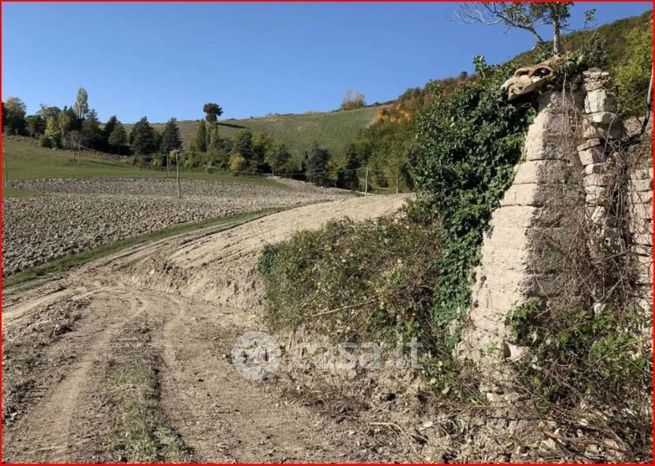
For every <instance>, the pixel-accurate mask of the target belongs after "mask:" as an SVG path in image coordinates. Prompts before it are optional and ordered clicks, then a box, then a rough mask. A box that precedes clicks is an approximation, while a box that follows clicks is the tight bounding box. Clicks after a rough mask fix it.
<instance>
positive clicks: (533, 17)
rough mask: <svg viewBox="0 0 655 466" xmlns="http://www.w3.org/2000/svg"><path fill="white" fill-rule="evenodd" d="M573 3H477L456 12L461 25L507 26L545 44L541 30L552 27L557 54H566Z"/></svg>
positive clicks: (467, 4)
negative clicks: (565, 35) (564, 47)
mask: <svg viewBox="0 0 655 466" xmlns="http://www.w3.org/2000/svg"><path fill="white" fill-rule="evenodd" d="M571 6H573V2H561V3H555V2H549V3H541V2H489V3H482V2H475V3H464V4H463V5H462V6H460V7H459V9H458V10H457V11H456V12H455V17H456V19H457V20H458V21H460V22H462V23H465V24H488V25H495V24H504V25H505V26H507V27H508V28H516V29H523V30H524V31H528V32H529V33H530V34H532V35H533V36H534V37H535V38H536V39H537V44H542V43H544V42H545V40H544V38H543V37H542V36H541V34H539V31H538V30H537V28H538V27H539V26H540V25H549V26H551V27H552V30H553V53H555V54H556V55H557V54H560V53H562V31H563V30H565V29H566V28H567V27H568V20H569V17H570V16H571Z"/></svg>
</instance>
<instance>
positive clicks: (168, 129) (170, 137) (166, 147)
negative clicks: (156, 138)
mask: <svg viewBox="0 0 655 466" xmlns="http://www.w3.org/2000/svg"><path fill="white" fill-rule="evenodd" d="M180 147H182V140H181V139H180V129H179V128H178V126H177V120H176V119H175V118H171V119H170V120H168V122H167V123H166V126H165V127H164V131H163V132H162V134H161V146H160V149H161V154H162V156H163V157H166V158H168V155H169V154H170V153H171V151H172V150H175V149H179V148H180Z"/></svg>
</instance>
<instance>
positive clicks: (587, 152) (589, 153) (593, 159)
mask: <svg viewBox="0 0 655 466" xmlns="http://www.w3.org/2000/svg"><path fill="white" fill-rule="evenodd" d="M578 157H579V158H580V163H581V164H582V165H584V166H587V165H591V164H596V163H602V162H605V161H606V160H607V154H606V153H605V151H604V150H603V147H601V146H596V147H589V148H586V149H583V150H580V151H578Z"/></svg>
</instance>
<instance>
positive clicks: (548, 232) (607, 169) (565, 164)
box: [458, 71, 653, 401]
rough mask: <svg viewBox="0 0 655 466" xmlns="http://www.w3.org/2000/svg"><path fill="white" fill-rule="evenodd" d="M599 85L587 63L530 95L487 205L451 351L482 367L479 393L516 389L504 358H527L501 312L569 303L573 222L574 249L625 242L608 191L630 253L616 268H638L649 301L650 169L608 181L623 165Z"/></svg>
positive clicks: (508, 393)
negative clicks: (530, 114) (618, 206)
mask: <svg viewBox="0 0 655 466" xmlns="http://www.w3.org/2000/svg"><path fill="white" fill-rule="evenodd" d="M609 89H611V83H610V77H609V74H608V73H605V72H602V71H590V72H585V73H584V74H583V76H582V80H581V81H578V85H577V90H576V91H574V92H573V93H571V92H569V93H568V94H565V93H564V92H562V91H548V92H545V93H544V94H542V95H541V96H540V98H539V102H538V114H537V116H536V118H535V120H534V122H533V124H532V125H531V126H530V128H529V129H528V133H527V136H526V141H525V146H524V158H523V160H522V161H521V162H520V163H519V164H518V165H517V167H516V170H515V178H514V183H513V184H512V186H511V187H510V189H509V190H508V191H507V192H506V193H505V195H504V198H503V200H502V201H501V205H500V207H499V208H498V209H496V210H495V211H494V213H493V216H492V220H491V224H490V229H489V231H488V233H487V234H486V236H485V238H484V241H483V245H482V258H481V263H480V265H479V267H478V268H477V269H476V275H475V284H474V287H473V292H472V297H471V309H470V312H469V320H468V322H467V323H466V326H465V328H464V331H463V334H462V339H461V342H460V344H459V346H458V356H459V358H460V359H461V360H468V361H472V362H473V363H474V364H475V365H476V366H477V367H478V368H479V369H480V371H481V372H482V374H483V386H482V387H481V389H482V391H483V392H484V393H485V394H486V396H487V398H488V399H489V400H492V401H493V400H497V399H504V400H507V399H513V398H515V397H516V395H515V394H514V393H513V391H512V382H513V380H514V375H513V372H512V369H511V367H512V365H511V364H510V362H514V361H519V360H522V359H525V358H528V357H529V356H530V355H529V351H528V350H527V348H523V347H520V346H517V345H516V344H515V343H513V338H512V335H511V330H510V328H509V325H508V324H507V318H508V316H510V314H511V313H512V312H513V311H514V310H516V309H517V308H519V307H520V306H525V305H537V306H540V307H546V306H548V305H549V304H553V303H558V304H559V308H565V309H568V308H569V307H570V308H575V306H576V302H575V301H571V295H573V297H574V299H575V295H576V291H575V290H572V289H571V285H570V282H571V281H573V280H571V274H570V271H569V270H563V269H562V268H563V267H565V266H564V265H563V262H562V261H558V260H557V257H559V258H561V257H562V255H566V254H567V251H566V248H567V246H568V245H570V247H571V248H578V251H576V253H579V250H580V244H579V243H580V238H579V237H580V235H581V231H583V230H584V231H585V233H584V238H587V239H584V238H583V240H582V242H583V245H582V250H585V244H584V242H585V241H587V244H586V251H587V253H588V254H589V255H590V258H591V259H593V258H594V256H593V255H594V254H599V255H600V254H605V253H606V251H607V249H606V248H607V247H608V245H610V246H612V245H613V244H619V243H620V244H626V243H625V239H624V236H625V235H624V234H623V230H621V229H620V228H618V227H619V225H616V218H612V219H610V218H608V202H614V201H615V198H616V199H619V200H620V199H621V198H622V197H623V196H629V198H630V201H631V202H630V204H629V208H628V212H627V213H626V214H625V215H627V216H628V217H629V219H628V222H629V225H630V233H631V238H632V239H631V240H629V241H628V243H627V244H631V245H632V246H630V247H631V248H632V251H629V252H631V253H632V254H630V253H628V254H625V256H626V257H627V258H628V260H627V261H626V268H631V269H636V270H630V271H628V270H626V273H636V274H637V276H638V282H639V289H638V293H637V294H638V295H639V299H640V301H641V306H642V307H643V308H645V309H648V310H650V308H651V306H652V293H651V283H652V218H653V216H652V197H653V192H652V169H632V171H631V173H629V176H628V178H627V179H628V180H629V181H627V182H625V183H624V184H622V185H620V186H619V185H617V176H616V175H617V174H616V173H615V171H616V170H618V168H617V167H618V166H625V164H623V165H622V164H617V163H615V162H616V158H617V157H621V156H622V155H621V154H619V153H617V151H615V150H614V149H613V148H617V147H618V144H617V143H618V141H619V140H620V139H621V138H622V137H623V136H624V135H625V128H624V125H623V123H622V121H621V119H620V118H619V117H618V116H617V114H616V111H617V109H616V99H615V97H614V95H613V94H612V93H611V92H610V91H609ZM617 186H618V188H617ZM608 190H610V191H611V192H608ZM613 212H614V213H616V211H615V210H614V211H613ZM604 248H605V249H604ZM624 249H625V248H624ZM622 253H625V251H623V252H622ZM599 257H600V256H599ZM563 290H567V292H568V296H567V297H566V299H568V300H569V301H565V298H564V297H563V296H562V295H563ZM589 292H590V293H591V295H592V296H591V299H595V298H594V297H593V294H594V290H585V291H584V292H582V291H581V292H580V293H579V294H580V303H583V302H584V300H583V298H585V299H586V298H589ZM585 294H586V295H587V296H582V295H585ZM599 294H600V293H599ZM558 300H559V302H558ZM587 302H588V300H587ZM563 304H564V306H563ZM597 304H602V303H597Z"/></svg>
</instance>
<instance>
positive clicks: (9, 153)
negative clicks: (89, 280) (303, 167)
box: [2, 136, 279, 197]
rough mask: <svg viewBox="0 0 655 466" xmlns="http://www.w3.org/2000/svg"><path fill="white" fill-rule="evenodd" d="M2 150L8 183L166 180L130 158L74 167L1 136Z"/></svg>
mask: <svg viewBox="0 0 655 466" xmlns="http://www.w3.org/2000/svg"><path fill="white" fill-rule="evenodd" d="M2 146H3V147H2V151H3V165H4V167H3V172H4V173H3V177H6V179H7V180H8V181H10V182H11V181H12V180H26V179H41V178H95V177H101V178H106V177H129V178H150V177H155V178H162V177H166V176H167V174H166V171H165V170H163V169H159V170H157V169H153V168H140V167H137V166H135V165H134V164H133V163H132V161H133V158H132V157H119V156H112V155H109V154H103V153H100V152H82V153H81V154H80V160H79V164H78V161H77V158H76V157H75V153H74V152H73V151H70V150H54V149H48V148H45V147H41V146H40V145H39V144H38V142H37V141H36V140H34V139H30V138H25V137H20V136H5V137H4V138H3V140H2ZM170 176H172V175H170ZM181 177H182V178H189V179H202V180H211V181H224V182H235V183H247V184H265V185H271V186H279V183H277V182H276V181H275V180H272V179H269V178H265V177H263V176H244V175H240V176H234V175H232V174H231V173H226V172H217V173H206V172H204V171H200V170H183V171H182V172H181ZM27 194H31V193H27V192H22V191H19V190H14V189H12V188H11V187H10V186H5V187H4V189H3V192H2V195H3V197H14V196H20V195H27Z"/></svg>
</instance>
